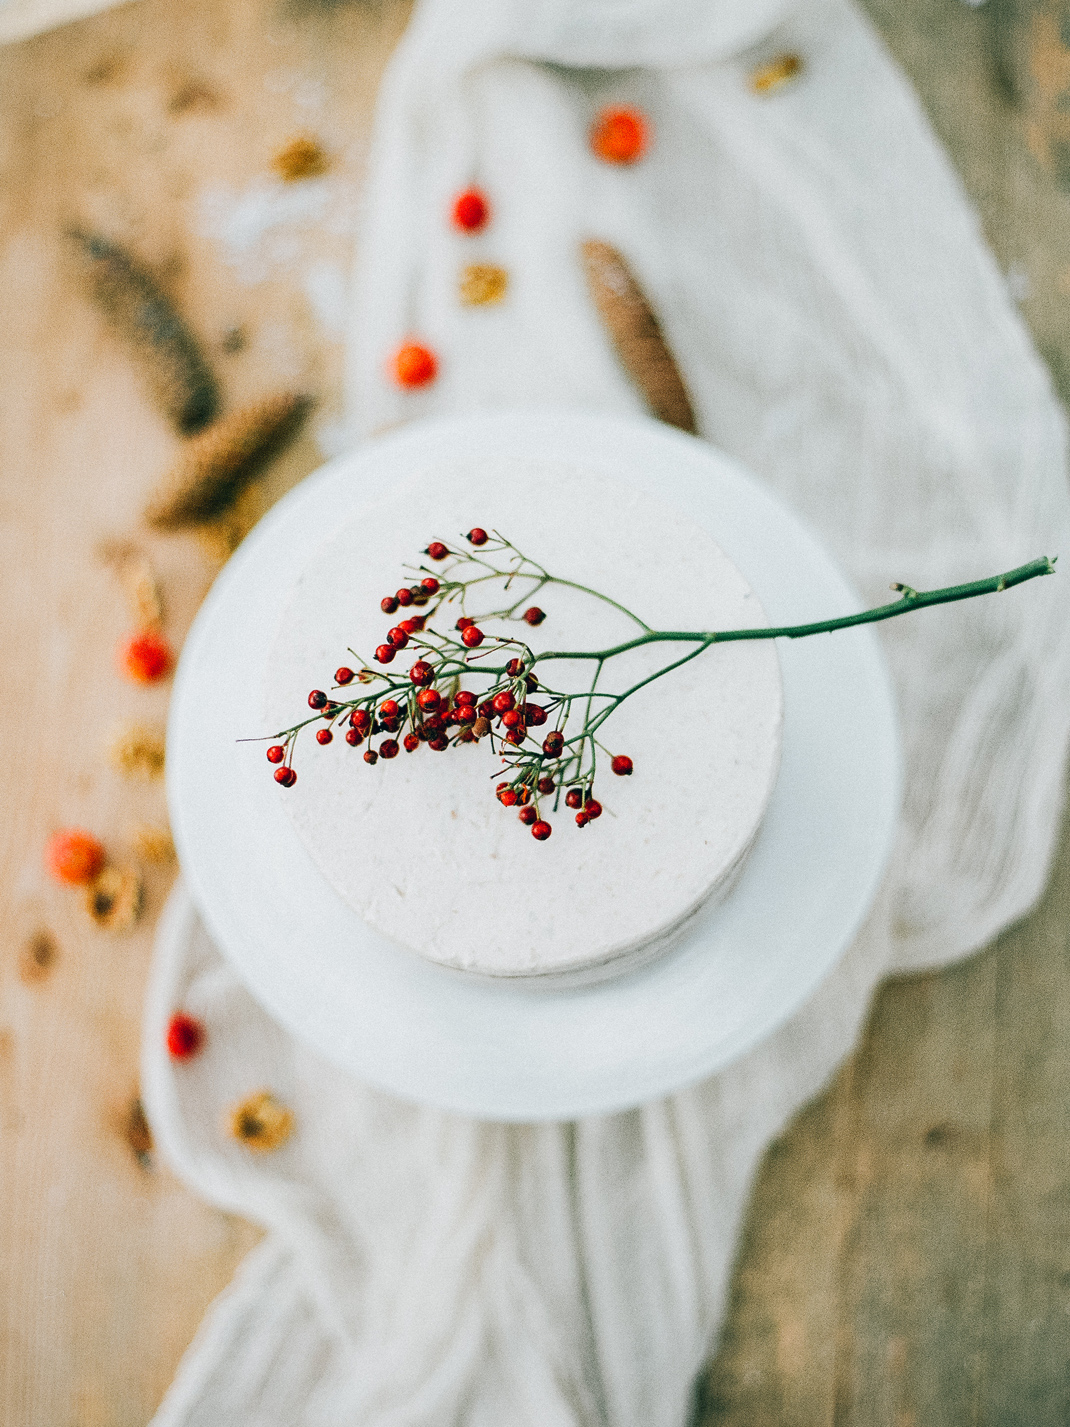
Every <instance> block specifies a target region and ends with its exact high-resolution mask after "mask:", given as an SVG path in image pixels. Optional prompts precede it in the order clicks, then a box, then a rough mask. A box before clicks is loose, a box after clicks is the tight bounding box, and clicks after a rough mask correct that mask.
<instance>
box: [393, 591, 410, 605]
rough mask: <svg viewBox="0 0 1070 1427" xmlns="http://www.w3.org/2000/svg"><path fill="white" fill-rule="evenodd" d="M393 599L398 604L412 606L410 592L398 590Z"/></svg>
mask: <svg viewBox="0 0 1070 1427" xmlns="http://www.w3.org/2000/svg"><path fill="white" fill-rule="evenodd" d="M394 598H395V599H396V600H397V602H398V604H403V605H410V604H412V590H408V589H400V590H398V592H397V594H396V595H395V596H394ZM395 608H396V606H395Z"/></svg>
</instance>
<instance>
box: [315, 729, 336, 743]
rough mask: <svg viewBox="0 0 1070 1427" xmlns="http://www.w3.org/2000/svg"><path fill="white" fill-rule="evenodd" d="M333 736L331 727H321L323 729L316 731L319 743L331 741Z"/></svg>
mask: <svg viewBox="0 0 1070 1427" xmlns="http://www.w3.org/2000/svg"><path fill="white" fill-rule="evenodd" d="M333 737H334V734H333V733H332V732H331V730H330V729H329V728H321V729H318V730H317V731H316V742H317V743H330V741H331V739H332V738H333Z"/></svg>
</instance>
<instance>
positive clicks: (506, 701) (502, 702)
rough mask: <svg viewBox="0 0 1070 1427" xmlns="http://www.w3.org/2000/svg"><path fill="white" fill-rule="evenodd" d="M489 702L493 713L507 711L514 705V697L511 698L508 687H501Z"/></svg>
mask: <svg viewBox="0 0 1070 1427" xmlns="http://www.w3.org/2000/svg"><path fill="white" fill-rule="evenodd" d="M491 703H492V704H493V706H494V712H495V713H508V711H509V710H510V709H511V708H515V707H516V699H514V698H513V696H512V694H511V693H510V692H509V690H508V689H503V690H502V691H501V693H500V694H495V695H494V697H493V699H491Z"/></svg>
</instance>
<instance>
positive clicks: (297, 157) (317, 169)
mask: <svg viewBox="0 0 1070 1427" xmlns="http://www.w3.org/2000/svg"><path fill="white" fill-rule="evenodd" d="M271 167H272V168H273V169H274V170H275V172H276V173H277V174H278V176H279V177H280V178H281V179H282V180H283V182H284V183H294V182H296V180H297V179H300V178H317V177H318V176H319V175H320V174H321V173H326V172H327V169H328V167H329V164H328V160H327V154H326V151H325V150H324V148H323V145H322V144H319V143H317V142H316V140H315V139H310V138H309V137H308V136H307V135H306V134H302V135H300V136H299V137H298V138H296V139H291V140H290V142H289V143H288V144H285V145H284V146H283V147H282V148H281V149H279V151H278V152H277V153H276V155H275V157H274V158H273V159H272V160H271Z"/></svg>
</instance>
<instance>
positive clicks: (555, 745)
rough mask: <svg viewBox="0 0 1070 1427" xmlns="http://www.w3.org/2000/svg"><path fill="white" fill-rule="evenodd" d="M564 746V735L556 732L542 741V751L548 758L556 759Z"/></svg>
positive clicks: (549, 734)
mask: <svg viewBox="0 0 1070 1427" xmlns="http://www.w3.org/2000/svg"><path fill="white" fill-rule="evenodd" d="M564 746H565V735H564V734H563V733H559V732H557V730H556V729H555V730H554V732H553V733H548V734H547V735H546V737H545V738H544V739H543V741H542V751H543V752H544V753H545V754H546V755H547V757H549V758H557V757H558V756H559V755H560V753H561V750H562V749H563V748H564Z"/></svg>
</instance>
